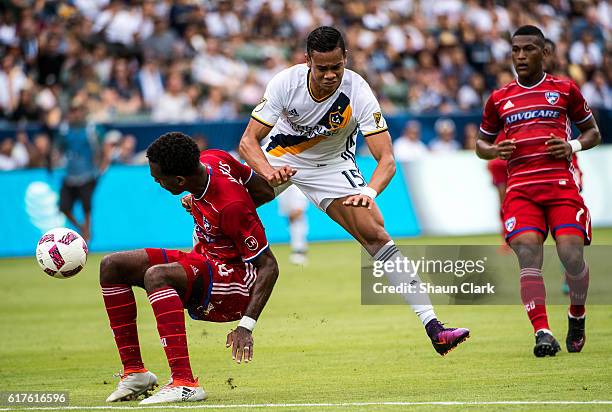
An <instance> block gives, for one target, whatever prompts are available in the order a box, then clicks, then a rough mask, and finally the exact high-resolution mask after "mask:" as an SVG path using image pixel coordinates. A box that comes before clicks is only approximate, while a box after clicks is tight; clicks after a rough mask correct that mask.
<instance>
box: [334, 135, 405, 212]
mask: <svg viewBox="0 0 612 412" xmlns="http://www.w3.org/2000/svg"><path fill="white" fill-rule="evenodd" d="M366 143H367V145H368V148H369V149H370V152H371V153H372V156H374V159H376V162H377V165H376V169H374V173H373V174H372V178H371V179H370V182H369V183H368V187H369V188H371V189H373V190H374V193H367V192H364V193H361V194H358V195H354V196H349V197H347V198H346V199H345V200H344V202H343V204H344V205H346V206H354V207H367V208H368V209H371V208H372V203H373V202H374V197H375V196H376V194H378V193H381V192H382V191H383V190H385V188H386V187H387V185H388V184H389V182H390V181H391V179H392V178H393V175H395V158H394V157H393V145H392V144H391V135H390V134H389V132H383V133H378V134H375V135H373V136H371V137H366ZM372 195H373V196H374V197H373V196H372Z"/></svg>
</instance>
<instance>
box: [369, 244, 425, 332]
mask: <svg viewBox="0 0 612 412" xmlns="http://www.w3.org/2000/svg"><path fill="white" fill-rule="evenodd" d="M373 258H374V260H379V261H384V262H386V261H396V260H397V259H398V258H399V259H402V260H403V259H404V256H403V255H402V253H401V252H400V251H399V249H398V248H397V246H395V243H394V242H393V241H392V240H390V241H389V242H387V244H385V245H384V246H383V247H381V248H380V250H379V251H378V252H376V254H375V255H374V256H373ZM413 272H414V269H413ZM410 274H411V273H406V272H387V271H385V276H386V277H387V279H389V283H390V284H391V285H393V286H400V285H401V284H402V283H406V282H407V281H408V279H411V280H410V283H412V282H413V281H417V282H418V283H417V286H416V288H417V290H419V289H418V288H419V287H418V284H420V283H421V278H420V277H419V275H418V274H417V273H414V277H410V278H409V276H410ZM402 297H403V298H404V300H405V301H406V303H408V304H409V305H410V307H411V308H412V310H413V311H414V313H416V315H417V316H418V317H419V319H421V322H422V323H423V325H427V323H429V321H431V320H432V319H435V318H436V314H435V312H434V309H433V306H432V305H431V301H430V300H429V296H428V295H427V294H414V293H405V294H402Z"/></svg>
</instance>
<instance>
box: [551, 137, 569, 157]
mask: <svg viewBox="0 0 612 412" xmlns="http://www.w3.org/2000/svg"><path fill="white" fill-rule="evenodd" d="M546 150H547V151H548V153H550V154H551V155H552V156H553V157H554V158H557V159H563V158H564V157H568V156H569V155H571V154H572V146H570V144H569V143H568V142H567V140H565V139H563V138H561V137H557V136H555V135H553V134H551V135H550V139H548V140H547V141H546Z"/></svg>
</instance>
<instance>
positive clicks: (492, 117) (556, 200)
mask: <svg viewBox="0 0 612 412" xmlns="http://www.w3.org/2000/svg"><path fill="white" fill-rule="evenodd" d="M548 53H549V50H548V49H547V48H546V47H545V45H544V35H543V34H542V32H541V31H540V29H538V28H537V27H535V26H522V27H520V28H519V29H518V30H517V31H516V32H515V33H514V35H513V36H512V63H513V65H514V68H515V70H516V72H517V75H518V79H516V80H514V81H512V82H510V83H508V84H507V85H506V86H504V87H502V88H501V89H499V90H496V91H494V92H493V94H492V95H491V97H490V98H489V100H488V101H487V103H486V106H485V109H484V113H483V119H482V124H481V126H480V134H479V139H478V142H477V147H476V152H477V154H478V156H479V157H481V158H483V159H493V158H495V157H498V158H500V159H505V160H508V176H509V177H508V188H507V193H506V197H505V199H504V204H503V206H502V209H503V215H504V226H505V227H504V229H505V234H506V241H507V242H508V243H509V244H510V247H512V249H513V250H514V252H515V253H516V255H517V257H518V261H519V266H520V274H521V278H520V282H521V300H522V302H523V304H524V305H525V308H526V310H527V315H528V316H529V320H530V321H531V323H532V325H533V328H534V331H535V338H536V344H535V347H534V354H535V355H536V356H538V357H542V356H547V355H548V356H554V355H555V354H556V353H557V352H558V351H559V350H560V346H559V343H558V342H557V341H556V339H555V338H554V336H553V334H552V332H551V331H550V327H549V325H548V318H547V315H546V306H545V296H546V290H545V287H544V280H543V278H542V261H543V243H544V240H545V238H546V236H547V234H548V230H549V228H550V231H551V234H552V236H553V237H554V238H555V240H556V244H557V253H558V255H559V258H560V259H561V262H562V263H563V266H564V267H565V271H566V273H565V276H566V278H567V281H568V285H569V288H570V299H571V305H570V308H569V315H568V319H569V328H568V334H567V338H566V345H567V350H568V351H569V352H580V351H581V350H582V347H583V346H584V343H585V333H584V325H585V307H584V304H585V302H586V295H587V289H588V283H589V269H588V266H587V264H586V262H585V261H584V257H583V248H584V245H588V244H589V243H590V242H591V225H590V216H589V211H588V209H587V207H586V206H585V204H584V201H583V199H582V197H581V196H580V193H579V191H578V184H577V182H576V180H575V176H574V168H573V166H572V162H571V155H572V153H575V152H577V151H579V150H587V149H590V148H592V147H595V146H596V145H598V144H599V142H600V141H601V136H600V134H599V129H598V128H597V124H596V123H595V120H594V119H593V115H592V113H591V110H590V109H589V107H588V105H587V103H586V101H585V100H584V97H583V96H582V94H581V93H580V90H579V89H578V87H577V86H576V85H575V84H574V83H573V82H572V81H570V80H567V79H561V78H557V77H554V76H551V75H548V74H546V73H545V72H544V70H543V61H544V58H545V57H546V56H547V55H548ZM570 122H573V123H574V124H576V126H577V127H578V129H579V130H580V132H581V135H580V136H579V137H578V138H577V139H575V140H570V139H571V127H570ZM502 129H503V131H504V132H505V134H506V139H505V140H503V141H501V142H499V143H494V141H495V137H496V136H497V134H498V133H499V132H500V131H501V130H502Z"/></svg>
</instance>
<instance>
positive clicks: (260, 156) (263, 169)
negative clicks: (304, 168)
mask: <svg viewBox="0 0 612 412" xmlns="http://www.w3.org/2000/svg"><path fill="white" fill-rule="evenodd" d="M270 130H272V128H271V127H269V126H266V125H265V124H262V123H260V122H258V121H257V120H255V119H251V120H250V121H249V124H248V125H247V128H246V130H245V131H244V134H243V135H242V138H241V139H240V144H239V145H238V153H240V157H242V158H243V159H244V160H245V161H246V163H247V164H248V165H249V166H251V168H252V169H253V170H255V172H257V174H259V175H260V176H261V177H263V178H264V179H265V180H266V181H267V182H268V184H269V185H270V186H272V187H274V186H279V185H281V184H283V183H285V182H287V181H289V178H290V177H291V176H293V175H294V174H295V172H296V170H295V169H293V168H291V167H289V166H283V167H281V168H279V169H275V168H273V167H272V165H270V163H269V162H268V160H267V159H266V156H264V153H263V151H262V150H261V147H260V145H259V144H260V143H259V142H260V141H261V140H262V139H263V138H264V137H266V136H267V135H268V133H270Z"/></svg>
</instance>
